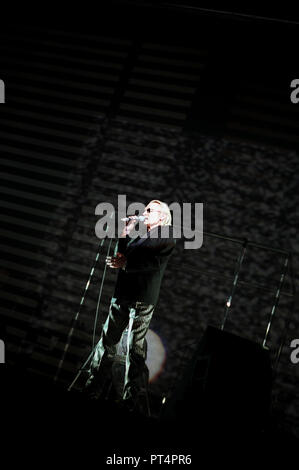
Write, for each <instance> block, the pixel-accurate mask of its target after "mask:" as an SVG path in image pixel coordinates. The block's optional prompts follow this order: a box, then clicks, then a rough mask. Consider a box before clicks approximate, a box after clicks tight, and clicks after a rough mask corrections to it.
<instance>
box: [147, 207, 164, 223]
mask: <svg viewBox="0 0 299 470" xmlns="http://www.w3.org/2000/svg"><path fill="white" fill-rule="evenodd" d="M143 215H144V216H145V220H144V224H145V225H149V226H153V225H157V224H159V223H160V221H161V219H162V218H163V214H162V212H161V206H160V205H159V204H157V203H156V202H150V203H149V204H148V205H147V206H146V208H145V210H144V212H143Z"/></svg>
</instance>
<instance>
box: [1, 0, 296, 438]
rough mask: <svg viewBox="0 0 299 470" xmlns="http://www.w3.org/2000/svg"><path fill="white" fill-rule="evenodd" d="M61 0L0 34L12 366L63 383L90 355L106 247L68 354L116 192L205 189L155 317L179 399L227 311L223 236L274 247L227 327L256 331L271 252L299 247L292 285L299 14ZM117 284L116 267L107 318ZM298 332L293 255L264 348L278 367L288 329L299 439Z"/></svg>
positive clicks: (269, 292)
mask: <svg viewBox="0 0 299 470" xmlns="http://www.w3.org/2000/svg"><path fill="white" fill-rule="evenodd" d="M56 12H57V10H55V9H52V10H50V12H49V16H48V17H47V15H44V16H43V19H42V20H41V21H40V22H39V24H37V23H36V22H32V21H28V22H24V21H20V19H18V18H16V19H11V20H10V21H8V22H7V24H5V25H4V28H3V30H2V33H1V46H0V47H1V61H0V78H1V79H2V80H4V82H5V85H6V103H5V104H4V105H2V106H1V108H0V120H1V128H0V149H1V162H0V164H1V175H0V177H1V209H2V211H1V212H2V214H1V219H2V222H3V223H2V228H1V259H2V262H1V287H2V293H1V299H2V301H1V311H0V312H1V318H0V324H1V336H0V337H1V338H2V339H3V340H4V341H5V346H6V363H7V364H6V365H7V366H8V367H9V368H10V371H11V372H12V376H16V375H17V374H18V373H19V374H25V375H26V376H28V377H34V378H38V380H40V381H46V382H50V383H52V382H53V380H54V378H56V379H57V381H56V384H57V386H58V387H61V388H65V387H66V386H67V385H68V384H70V381H71V380H72V379H73V378H74V375H75V373H76V371H77V368H78V367H80V365H81V364H82V361H83V360H84V359H85V357H86V356H87V355H88V353H89V351H90V347H91V340H92V329H93V321H94V312H95V308H96V303H97V295H98V291H99V286H100V281H101V275H102V271H103V266H104V263H103V258H104V253H105V250H106V249H107V244H105V245H104V247H103V254H102V255H101V257H100V260H99V263H98V265H97V271H96V274H95V276H94V277H93V280H92V284H91V287H90V290H89V294H88V296H87V299H86V303H85V305H84V307H83V309H82V311H81V312H80V316H79V319H78V322H77V323H76V325H75V326H76V328H75V331H74V334H73V336H72V342H71V346H70V349H69V350H68V353H67V355H66V357H65V360H64V362H63V364H62V365H61V364H59V361H60V360H61V357H62V354H63V349H64V347H65V344H66V342H67V335H68V333H69V331H70V327H71V325H72V322H73V318H74V316H75V313H76V312H77V310H78V307H79V303H80V299H81V296H82V294H83V290H84V287H85V283H86V280H87V278H88V274H89V271H90V268H91V266H92V264H93V261H94V258H95V254H96V252H97V249H98V246H99V240H98V239H96V237H95V234H94V226H95V222H96V220H97V218H96V217H95V215H94V209H95V206H96V204H98V203H99V202H103V201H109V202H112V203H116V200H117V195H118V194H126V195H127V200H128V203H129V202H133V201H147V200H150V199H152V198H159V199H162V200H166V201H167V202H168V203H171V202H173V201H177V202H180V203H182V202H193V203H195V202H203V203H204V230H205V232H207V233H206V234H205V236H204V244H203V247H202V248H201V249H200V250H198V251H197V252H196V253H194V250H189V251H188V252H187V251H186V250H183V248H182V243H180V244H178V248H177V253H176V256H175V257H174V258H173V259H172V261H171V263H170V265H169V270H168V273H167V276H166V278H165V281H164V286H163V292H162V294H161V299H160V303H159V307H158V309H157V314H156V316H155V318H154V320H153V323H152V329H153V330H154V331H155V332H157V333H158V334H159V335H160V337H161V338H162V339H163V342H164V345H165V347H166V351H167V360H166V363H165V367H164V370H163V373H162V374H161V375H160V376H159V379H158V380H157V381H155V382H153V383H152V384H151V393H152V395H153V397H158V398H159V397H161V396H165V395H167V394H171V390H172V387H173V385H174V384H175V382H176V381H177V380H178V378H179V377H180V376H181V374H182V372H183V370H184V367H185V366H186V365H187V364H188V361H189V360H190V358H191V356H192V354H193V352H194V348H195V346H196V344H197V342H198V340H199V339H200V338H201V336H202V334H203V332H204V331H205V328H206V327H207V325H208V324H212V325H215V326H217V327H219V325H220V324H221V322H222V320H223V315H224V309H225V303H226V300H227V296H228V295H229V293H230V291H231V288H232V280H233V274H234V270H235V266H236V260H237V258H238V255H239V253H240V247H241V245H240V243H238V241H237V240H235V241H234V240H228V239H221V238H219V237H215V236H212V234H216V235H220V236H225V237H230V238H232V239H239V241H242V240H243V239H248V240H249V241H251V242H255V243H260V244H262V245H264V246H265V248H263V247H260V248H258V247H253V246H252V247H248V250H247V252H246V256H245V259H244V265H243V267H242V270H241V273H240V279H239V280H240V283H239V285H238V288H237V290H236V292H235V295H234V301H233V304H232V309H231V312H230V315H229V317H228V321H227V324H226V328H227V330H228V331H231V332H233V333H236V334H238V335H241V336H243V337H246V338H249V339H251V340H253V341H257V342H259V343H261V342H262V341H263V338H264V335H265V331H266V328H267V323H268V321H269V316H270V313H271V308H272V306H273V304H274V302H275V294H276V290H277V287H278V285H279V281H280V276H281V272H282V267H283V263H284V259H285V254H284V253H283V252H281V253H279V252H275V251H271V250H270V249H273V248H274V249H277V250H286V251H291V252H292V253H293V258H292V259H293V270H294V278H295V282H296V283H297V279H298V274H297V273H298V252H299V249H298V237H297V225H298V224H297V220H298V210H297V207H298V197H299V196H298V178H297V168H298V164H299V163H298V162H299V159H298V158H299V157H298V142H299V140H298V133H297V128H298V110H299V108H298V107H297V106H296V105H294V104H292V103H291V101H290V82H291V80H292V79H294V78H296V64H295V61H294V57H295V53H296V38H297V31H298V27H297V25H296V24H294V23H292V22H291V20H290V19H288V21H287V22H279V21H276V20H275V21H274V20H273V21H272V20H265V19H264V20H261V19H259V20H258V19H256V18H254V17H246V18H244V17H243V18H238V17H235V16H234V15H221V14H216V15H215V14H212V13H209V14H207V12H202V11H201V12H199V13H196V12H194V11H192V12H189V13H187V12H184V13H183V12H182V11H181V10H176V9H170V8H163V9H161V8H149V7H147V8H144V9H143V8H137V7H136V5H131V6H130V7H129V6H128V5H126V4H124V2H119V3H117V2H114V4H113V5H112V7H111V8H108V7H106V8H104V7H103V8H102V10H101V11H100V12H99V14H98V15H97V16H95V15H93V14H92V13H93V12H92V10H87V9H86V10H85V11H84V12H83V13H82V17H81V18H79V17H77V16H76V15H74V16H72V15H70V16H69V17H68V16H67V15H66V14H65V13H64V14H63V15H59V18H58V17H57V14H56ZM273 16H274V17H275V15H273ZM114 281H115V275H114V273H111V272H108V273H107V277H106V282H105V285H104V291H103V297H102V303H101V309H100V318H99V323H101V322H102V321H103V319H104V317H105V312H107V306H108V302H109V298H110V295H111V293H112V292H113V285H114ZM261 286H262V287H263V288H261ZM286 328H287V330H286V337H285V338H284V332H285V329H286ZM297 336H298V321H297V318H296V305H295V309H294V311H292V285H291V272H290V270H289V268H288V270H287V273H286V279H285V284H284V286H283V292H282V293H281V296H280V300H279V304H278V306H277V309H276V312H275V319H274V321H273V326H272V329H271V331H270V336H269V341H268V344H269V346H270V351H271V358H272V361H273V365H275V359H276V358H277V354H278V350H279V347H280V346H281V344H282V340H283V339H285V343H284V344H285V345H284V348H283V349H282V354H281V358H280V362H279V366H278V369H277V377H276V381H275V384H274V388H273V401H274V408H275V413H276V415H277V416H278V418H279V425H280V426H281V427H283V428H284V429H286V430H287V432H290V433H293V434H294V435H296V434H298V420H299V401H298V400H299V399H298V395H297V390H296V384H297V381H298V373H299V372H298V371H299V369H298V366H296V365H294V364H292V363H291V361H290V353H291V349H290V341H291V339H293V338H296V337H297ZM182 345H184V347H182ZM58 372H59V373H58ZM57 374H58V375H57Z"/></svg>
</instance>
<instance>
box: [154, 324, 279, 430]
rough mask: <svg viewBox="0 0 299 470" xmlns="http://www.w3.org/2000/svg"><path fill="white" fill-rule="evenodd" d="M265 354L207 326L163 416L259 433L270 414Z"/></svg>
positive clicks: (269, 374) (254, 345)
mask: <svg viewBox="0 0 299 470" xmlns="http://www.w3.org/2000/svg"><path fill="white" fill-rule="evenodd" d="M271 389H272V371H271V363H270V357H269V351H268V350H266V349H264V348H263V347H262V346H261V345H259V344H257V343H255V342H252V341H250V340H248V339H245V338H241V337H239V336H236V335H234V334H232V333H228V332H226V331H223V330H219V329H217V328H214V327H212V326H208V328H207V329H206V331H205V333H204V335H203V337H202V339H201V341H200V342H199V343H198V347H197V350H196V353H195V354H194V356H193V358H192V359H191V360H190V362H189V364H188V366H187V368H186V369H185V373H184V376H183V378H182V379H181V380H180V381H178V384H177V387H175V389H174V392H173V394H172V395H171V397H170V398H169V400H168V401H166V403H165V406H164V410H163V413H162V417H163V418H165V419H167V420H169V419H170V420H173V419H174V420H182V421H184V423H188V424H191V422H192V421H193V422H196V423H197V424H198V423H202V424H205V425H207V424H208V425H209V426H212V427H218V428H219V427H220V428H221V429H223V428H227V427H228V426H229V427H234V428H235V429H246V430H249V429H256V430H262V429H263V427H264V426H265V425H266V423H267V419H268V417H269V413H270V410H271Z"/></svg>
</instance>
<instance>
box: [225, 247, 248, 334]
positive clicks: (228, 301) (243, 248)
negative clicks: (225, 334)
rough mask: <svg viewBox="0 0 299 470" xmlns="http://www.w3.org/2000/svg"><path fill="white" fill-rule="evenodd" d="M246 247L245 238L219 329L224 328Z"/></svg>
mask: <svg viewBox="0 0 299 470" xmlns="http://www.w3.org/2000/svg"><path fill="white" fill-rule="evenodd" d="M246 248H247V240H245V241H244V242H243V247H242V251H241V253H240V254H239V257H238V261H237V267H236V270H235V275H234V281H233V286H232V290H231V294H230V296H229V298H228V299H227V301H226V305H225V309H224V318H223V321H222V324H221V327H220V329H221V330H223V329H224V325H225V322H226V320H227V316H228V311H229V309H230V307H231V304H232V300H233V296H234V293H235V290H236V287H237V283H238V278H239V273H240V269H241V266H242V263H243V260H244V256H245V252H246Z"/></svg>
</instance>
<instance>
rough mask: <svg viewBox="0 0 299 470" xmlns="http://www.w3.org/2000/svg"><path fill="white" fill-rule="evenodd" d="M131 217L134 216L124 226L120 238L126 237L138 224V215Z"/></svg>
mask: <svg viewBox="0 0 299 470" xmlns="http://www.w3.org/2000/svg"><path fill="white" fill-rule="evenodd" d="M131 217H132V219H131V220H129V222H128V223H126V225H125V227H124V228H123V231H122V232H121V234H120V238H125V237H126V235H129V233H130V232H131V231H132V229H133V228H134V227H135V225H136V224H137V222H138V217H137V216H131Z"/></svg>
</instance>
